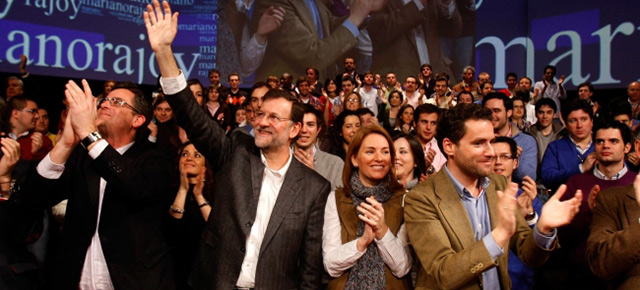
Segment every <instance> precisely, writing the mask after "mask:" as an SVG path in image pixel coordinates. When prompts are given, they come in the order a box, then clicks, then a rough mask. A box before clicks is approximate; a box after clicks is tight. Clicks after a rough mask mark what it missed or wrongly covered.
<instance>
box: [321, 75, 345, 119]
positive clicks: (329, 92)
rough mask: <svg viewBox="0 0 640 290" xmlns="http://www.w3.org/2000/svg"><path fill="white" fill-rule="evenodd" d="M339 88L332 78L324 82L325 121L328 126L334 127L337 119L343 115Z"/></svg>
mask: <svg viewBox="0 0 640 290" xmlns="http://www.w3.org/2000/svg"><path fill="white" fill-rule="evenodd" d="M337 89H338V86H337V85H336V81H335V80H334V79H332V78H330V79H327V81H325V82H324V90H323V91H322V94H323V95H324V97H325V100H326V101H325V107H324V119H325V120H327V126H331V125H333V121H334V120H335V119H336V117H337V116H338V115H339V114H340V113H342V103H341V102H340V96H339V94H338V93H337V92H336V90H337Z"/></svg>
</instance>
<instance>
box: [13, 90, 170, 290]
mask: <svg viewBox="0 0 640 290" xmlns="http://www.w3.org/2000/svg"><path fill="white" fill-rule="evenodd" d="M82 85H83V87H84V90H83V89H81V88H80V87H79V86H78V85H76V84H75V83H74V82H73V81H69V83H67V85H66V91H65V95H66V97H67V99H68V100H69V102H68V103H69V114H68V117H67V118H66V124H65V128H64V131H63V136H62V138H61V139H60V140H58V142H57V143H56V146H55V147H54V148H53V149H52V150H51V152H50V153H49V154H48V155H47V156H46V157H45V158H44V159H42V161H41V162H40V163H39V164H38V168H37V169H38V170H37V173H34V174H31V175H29V177H28V179H27V181H26V182H25V184H24V186H23V187H22V190H23V192H24V195H23V201H24V202H25V204H28V205H30V206H33V207H37V208H50V207H51V206H53V205H55V204H57V203H58V202H60V201H61V200H63V199H65V198H68V199H69V202H68V206H67V209H66V216H65V221H64V232H63V243H62V247H61V249H60V250H59V251H58V252H57V253H55V256H56V258H57V259H56V260H57V262H56V267H55V268H54V272H55V273H54V275H52V280H53V281H51V282H50V284H49V285H50V286H51V288H52V289H98V288H106V289H173V288H174V287H175V282H174V274H173V272H172V268H173V267H172V266H171V257H170V255H169V254H168V251H169V247H168V245H167V244H166V243H165V239H164V237H163V227H162V223H161V220H162V216H163V214H166V211H167V208H166V205H167V199H168V198H169V191H168V185H169V183H168V180H169V179H170V172H171V161H170V160H169V159H168V158H166V157H165V156H164V155H163V154H162V153H161V152H160V151H158V150H153V149H150V148H148V146H147V143H146V142H136V139H137V138H136V136H137V135H139V133H138V131H139V130H140V129H141V128H146V125H147V123H148V122H149V120H151V116H152V110H151V106H150V105H149V104H148V103H147V101H146V99H145V98H144V96H143V94H142V91H140V90H139V89H138V88H137V87H136V86H135V85H133V84H131V83H123V84H117V85H116V86H115V87H114V88H113V90H112V91H111V93H110V94H109V95H108V96H107V98H103V99H100V100H99V101H98V102H97V106H96V101H95V100H94V98H93V96H92V95H91V91H90V89H89V84H88V83H87V82H86V81H85V80H83V82H82ZM103 136H104V137H103ZM148 261H154V263H152V264H149V263H148Z"/></svg>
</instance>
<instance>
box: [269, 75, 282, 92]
mask: <svg viewBox="0 0 640 290" xmlns="http://www.w3.org/2000/svg"><path fill="white" fill-rule="evenodd" d="M267 84H269V87H270V88H272V89H277V88H280V79H278V77H277V76H269V77H268V78H267Z"/></svg>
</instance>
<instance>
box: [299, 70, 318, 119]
mask: <svg viewBox="0 0 640 290" xmlns="http://www.w3.org/2000/svg"><path fill="white" fill-rule="evenodd" d="M310 84H311V82H310V81H309V79H308V78H307V77H305V76H300V77H298V80H296V87H297V88H298V92H299V93H300V95H299V99H298V100H299V101H300V102H301V103H303V104H309V105H312V106H313V107H314V108H316V110H320V111H323V110H324V104H322V103H320V99H319V98H317V97H316V96H314V95H312V94H311V86H310Z"/></svg>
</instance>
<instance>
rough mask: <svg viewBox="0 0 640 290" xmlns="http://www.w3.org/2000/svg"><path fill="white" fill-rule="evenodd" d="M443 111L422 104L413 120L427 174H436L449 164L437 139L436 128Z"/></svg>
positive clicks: (430, 105)
mask: <svg viewBox="0 0 640 290" xmlns="http://www.w3.org/2000/svg"><path fill="white" fill-rule="evenodd" d="M441 114H442V111H441V110H440V109H438V107H436V106H435V105H432V104H422V105H420V106H418V107H417V108H416V110H415V111H414V112H413V119H414V120H415V123H416V137H418V141H420V146H422V151H424V160H425V164H426V166H427V173H428V174H434V173H436V172H438V171H440V169H441V168H442V166H443V165H444V164H445V163H446V162H447V158H446V157H445V156H444V155H443V154H442V151H440V148H439V147H438V140H437V138H436V128H437V127H438V120H439V118H440V115H441Z"/></svg>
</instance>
